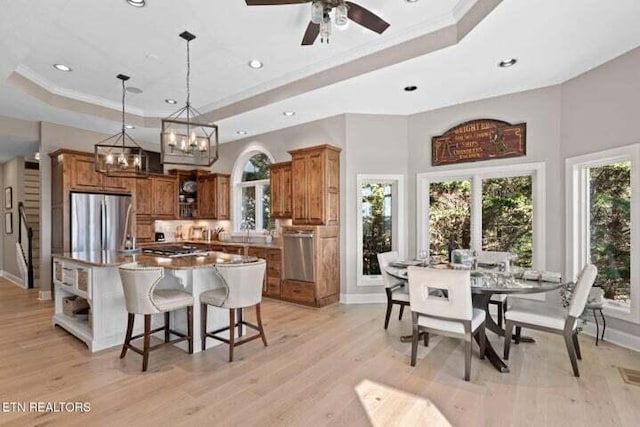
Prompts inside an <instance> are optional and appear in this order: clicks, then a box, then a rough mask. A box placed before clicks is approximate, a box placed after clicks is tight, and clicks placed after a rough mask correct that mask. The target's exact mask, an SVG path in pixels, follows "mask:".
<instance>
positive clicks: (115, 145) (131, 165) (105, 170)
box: [95, 74, 149, 178]
mask: <svg viewBox="0 0 640 427" xmlns="http://www.w3.org/2000/svg"><path fill="white" fill-rule="evenodd" d="M117 78H118V79H119V80H120V81H121V82H122V130H121V131H120V132H119V133H117V134H115V135H113V136H110V137H109V138H107V139H105V140H102V141H100V142H99V143H98V144H96V146H95V169H96V172H99V173H102V174H105V175H107V176H110V177H120V178H147V177H148V176H149V167H148V166H149V162H148V156H147V153H146V152H145V151H144V150H143V149H142V148H141V147H140V146H139V145H138V144H137V143H136V142H135V141H134V140H133V138H131V137H130V136H129V134H128V133H127V131H126V122H125V110H124V105H125V102H124V101H125V94H126V92H127V91H126V88H125V82H126V81H127V80H129V76H125V75H124V74H118V75H117Z"/></svg>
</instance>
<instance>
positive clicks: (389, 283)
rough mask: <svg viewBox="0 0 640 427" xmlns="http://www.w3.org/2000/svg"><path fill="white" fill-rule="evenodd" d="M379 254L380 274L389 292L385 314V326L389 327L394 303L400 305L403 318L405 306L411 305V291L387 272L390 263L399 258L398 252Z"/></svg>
mask: <svg viewBox="0 0 640 427" xmlns="http://www.w3.org/2000/svg"><path fill="white" fill-rule="evenodd" d="M377 256H378V265H379V266H380V274H382V280H383V281H384V288H385V289H384V290H385V292H386V293H387V312H386V314H385V316H384V328H385V329H387V327H388V326H389V319H390V318H391V309H392V308H393V304H397V305H399V306H400V314H399V316H398V320H402V314H403V313H404V307H405V306H406V305H409V291H408V289H407V287H406V286H405V285H404V283H402V282H401V281H400V280H398V279H396V278H394V277H393V276H391V275H390V274H389V273H387V267H388V266H389V263H391V262H393V261H397V260H398V259H399V256H398V252H396V251H392V252H382V253H379V254H378V255H377Z"/></svg>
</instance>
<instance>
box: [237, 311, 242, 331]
mask: <svg viewBox="0 0 640 427" xmlns="http://www.w3.org/2000/svg"><path fill="white" fill-rule="evenodd" d="M237 310H238V338H240V337H241V336H242V309H241V308H238V309H237Z"/></svg>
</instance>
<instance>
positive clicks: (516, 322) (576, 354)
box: [504, 264, 598, 377]
mask: <svg viewBox="0 0 640 427" xmlns="http://www.w3.org/2000/svg"><path fill="white" fill-rule="evenodd" d="M597 274H598V269H597V268H596V267H595V266H594V265H593V264H587V265H586V266H585V267H584V268H583V269H582V272H580V275H579V276H578V281H577V283H576V286H575V288H574V290H573V295H572V297H571V302H570V304H569V309H568V310H565V309H563V308H560V307H556V306H553V305H551V304H549V303H547V302H544V301H531V300H524V299H517V300H513V301H510V303H509V307H508V308H507V311H506V313H505V320H506V326H505V335H504V336H505V337H511V334H512V333H513V328H514V326H515V327H516V342H518V340H519V337H520V331H521V328H528V329H535V330H538V331H544V332H550V333H553V334H559V335H562V336H563V337H564V342H565V345H566V347H567V352H568V353H569V360H571V367H572V368H573V375H575V376H576V377H579V376H580V372H579V370H578V361H577V360H576V359H582V355H581V353H580V344H579V343H578V329H577V326H578V317H580V315H581V314H582V312H583V311H584V308H585V306H586V305H587V299H588V297H589V290H590V289H591V286H593V282H594V281H595V280H596V276H597ZM510 345H511V340H510V339H507V338H505V340H504V358H505V360H507V359H509V349H510Z"/></svg>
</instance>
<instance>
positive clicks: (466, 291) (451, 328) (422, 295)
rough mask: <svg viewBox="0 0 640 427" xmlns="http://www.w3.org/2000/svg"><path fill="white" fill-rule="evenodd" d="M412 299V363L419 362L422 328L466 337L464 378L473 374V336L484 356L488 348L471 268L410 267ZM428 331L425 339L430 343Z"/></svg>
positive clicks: (410, 293) (467, 379)
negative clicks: (473, 291)
mask: <svg viewBox="0 0 640 427" xmlns="http://www.w3.org/2000/svg"><path fill="white" fill-rule="evenodd" d="M408 277H409V301H410V302H411V316H412V321H413V339H412V342H411V366H415V365H416V358H417V352H418V340H419V336H420V332H424V333H426V334H429V333H431V332H433V333H437V334H439V335H445V336H450V337H454V338H461V339H463V340H464V344H465V345H464V352H465V358H464V379H465V381H469V378H470V376H471V340H472V338H473V336H474V335H477V336H478V340H479V342H480V358H481V359H484V352H485V342H486V341H485V340H486V336H485V330H484V327H485V312H484V310H480V309H477V308H473V305H472V302H471V275H470V272H469V271H468V270H439V269H432V268H423V267H409V268H408ZM428 342H429V340H428V335H426V336H425V343H428Z"/></svg>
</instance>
